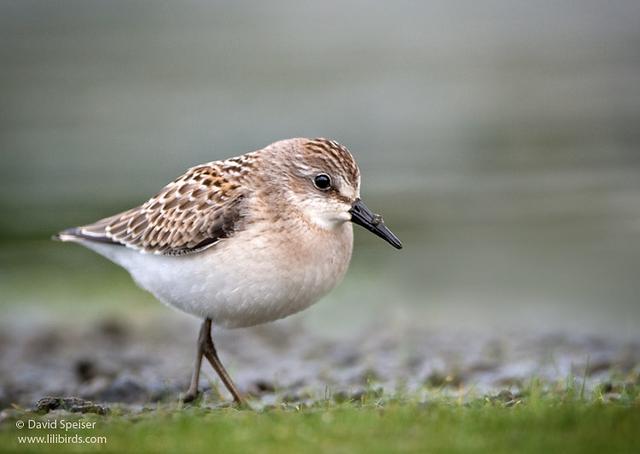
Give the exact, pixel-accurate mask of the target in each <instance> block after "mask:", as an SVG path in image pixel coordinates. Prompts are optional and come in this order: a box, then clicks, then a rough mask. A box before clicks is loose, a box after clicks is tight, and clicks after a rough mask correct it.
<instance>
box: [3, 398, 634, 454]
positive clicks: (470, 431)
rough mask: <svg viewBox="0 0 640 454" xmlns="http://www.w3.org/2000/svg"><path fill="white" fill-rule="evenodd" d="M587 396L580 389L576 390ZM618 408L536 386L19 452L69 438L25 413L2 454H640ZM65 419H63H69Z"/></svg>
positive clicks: (180, 422)
mask: <svg viewBox="0 0 640 454" xmlns="http://www.w3.org/2000/svg"><path fill="white" fill-rule="evenodd" d="M578 391H579V390H578ZM617 399H618V400H616V401H615V402H609V401H608V400H607V399H603V396H602V395H600V393H599V392H596V393H595V395H594V397H590V398H589V399H584V398H581V397H580V396H579V392H578V393H576V392H574V391H573V390H571V389H569V390H567V391H566V392H564V393H563V394H561V395H559V394H554V395H550V394H543V393H541V392H539V390H537V389H536V387H532V388H531V389H530V390H529V391H528V392H527V393H526V394H525V395H524V396H523V397H521V398H515V399H511V398H508V399H503V398H495V399H488V398H478V399H474V400H471V401H468V402H465V403H463V402H461V401H458V400H456V399H449V398H445V397H442V398H435V399H434V400H427V402H426V403H425V402H419V401H417V400H415V401H414V400H410V399H409V400H407V399H391V400H384V399H380V397H379V395H373V394H372V395H371V396H365V398H363V399H362V400H361V401H357V402H343V403H335V402H334V401H320V402H317V403H316V404H314V405H312V406H309V407H302V408H300V407H298V406H295V405H291V404H289V405H282V406H276V407H273V408H270V409H268V410H262V411H252V410H237V409H234V408H224V409H215V410H211V409H204V408H193V407H192V408H181V407H180V406H177V405H169V406H164V407H161V408H159V409H156V410H153V411H149V412H144V413H141V414H139V415H135V416H131V415H126V414H118V412H117V411H114V412H112V413H111V414H110V415H109V416H106V417H96V416H91V417H85V419H86V420H92V421H96V427H95V429H94V430H85V431H70V432H68V434H69V435H71V434H75V433H78V434H80V435H83V436H106V437H107V442H106V444H104V445H95V444H94V445H72V444H65V445H18V444H17V437H18V436H21V435H38V434H46V433H53V432H58V433H64V432H61V431H59V430H58V431H52V430H42V431H37V430H26V429H23V430H18V429H16V428H15V423H16V420H17V419H21V420H27V419H30V418H37V417H38V416H37V415H33V414H28V413H23V414H18V415H16V416H14V417H12V418H9V419H8V420H5V421H4V422H3V423H2V424H1V425H0V451H4V452H18V451H19V452H43V451H44V452H63V451H64V452H69V451H71V452H86V451H91V452H93V451H100V452H180V451H184V452H212V453H287V452H294V453H299V452H302V453H305V454H306V453H314V452H328V453H352V452H366V453H388V452H447V453H456V452H483V453H484V452H490V453H501V452H504V453H514V452H518V453H520V452H525V453H527V452H531V453H550V452H562V453H572V452H576V453H604V452H606V453H612V452H640V399H639V398H638V394H637V392H636V391H625V392H623V393H622V394H621V395H618V396H617ZM61 417H62V416H60V417H58V419H59V418H61Z"/></svg>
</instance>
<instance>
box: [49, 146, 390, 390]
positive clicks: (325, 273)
mask: <svg viewBox="0 0 640 454" xmlns="http://www.w3.org/2000/svg"><path fill="white" fill-rule="evenodd" d="M349 221H353V222H355V223H358V224H360V225H362V226H364V227H365V228H367V229H368V230H370V231H371V232H373V233H375V234H376V235H378V236H381V237H382V238H384V239H386V240H387V241H388V242H390V243H391V244H392V245H394V246H395V247H397V248H400V247H401V245H400V241H399V240H398V239H397V237H395V235H393V233H391V232H390V231H389V230H388V229H387V228H386V227H385V225H384V223H383V222H382V218H381V217H380V216H378V215H374V214H373V213H372V212H371V211H369V210H368V208H367V207H366V206H365V205H364V204H363V203H362V202H361V201H360V171H359V169H358V166H357V165H356V162H355V160H354V159H353V157H352V156H351V153H349V151H348V150H347V149H346V148H345V147H343V146H342V145H340V144H338V143H337V142H335V141H333V140H328V139H303V138H298V139H289V140H283V141H280V142H275V143H273V144H271V145H269V146H267V147H265V148H263V149H261V150H258V151H254V152H251V153H247V154H245V155H242V156H239V157H236V158H232V159H227V160H224V161H215V162H210V163H208V164H203V165H199V166H196V167H192V168H191V169H189V170H188V171H187V172H186V173H185V174H184V175H182V176H180V177H179V178H177V179H176V180H174V181H173V182H171V183H169V184H168V185H166V186H165V187H164V188H163V189H162V190H161V191H160V192H159V193H158V194H157V195H156V196H154V197H152V198H151V199H149V200H148V201H146V202H145V203H143V204H142V205H140V206H138V207H135V208H132V209H130V210H127V211H124V212H122V213H119V214H116V215H113V216H110V217H107V218H104V219H102V220H100V221H97V222H95V223H93V224H88V225H85V226H81V227H75V228H71V229H67V230H64V231H63V232H61V233H60V234H59V235H58V238H59V239H60V240H62V241H71V242H76V243H79V244H82V245H83V246H86V247H88V248H90V249H92V250H94V251H96V252H98V253H99V254H101V255H103V256H105V257H107V258H108V259H110V260H112V261H114V262H115V263H117V264H119V265H121V266H122V267H124V268H125V269H127V270H128V271H129V273H130V274H131V276H132V277H133V279H134V280H135V281H136V282H137V283H138V285H140V286H141V287H142V288H144V289H146V290H148V291H149V292H151V293H152V294H153V295H155V296H156V297H157V298H158V299H159V300H160V301H162V302H164V303H166V304H167V305H170V306H172V307H175V308H177V309H180V310H182V311H184V312H187V313H190V314H193V315H196V316H198V317H201V318H203V319H205V324H204V325H203V329H205V328H206V327H207V326H209V328H210V323H211V321H212V322H213V323H214V324H215V325H222V326H226V327H243V326H251V325H256V324H259V323H264V322H268V321H272V320H276V319H279V318H282V317H286V316H288V315H291V314H293V313H296V312H298V311H300V310H302V309H304V308H306V307H308V306H309V305H311V304H313V303H314V302H316V301H317V300H318V299H320V298H321V297H322V296H323V295H325V294H326V293H327V292H329V291H330V290H331V289H332V288H333V287H334V286H335V285H336V284H337V283H338V282H339V281H340V280H341V279H342V277H343V276H344V274H345V272H346V270H347V267H348V265H349V261H350V259H351V252H352V247H353V229H352V223H351V222H349ZM207 323H209V325H207ZM202 339H203V340H202ZM202 339H201V346H200V347H201V348H200V353H199V355H200V356H199V358H201V357H202V355H203V354H204V355H206V354H207V353H206V352H207V349H208V348H209V349H210V350H211V348H210V347H208V344H207V339H206V338H205V337H202ZM209 342H210V341H209ZM203 349H204V350H203ZM210 353H211V352H210ZM213 354H215V351H213ZM210 361H213V363H212V364H214V363H215V361H216V358H214V357H213V356H212V357H211V358H210ZM214 367H216V370H218V367H220V368H222V366H221V364H220V365H219V366H215V365H214ZM197 371H199V363H197V365H196V373H195V374H194V380H195V382H192V386H191V388H190V389H191V390H193V389H194V388H195V389H196V390H197V379H198V375H197ZM222 371H224V370H223V368H222ZM218 372H219V373H220V374H221V376H224V374H226V372H224V373H222V372H220V370H218ZM223 379H224V377H223ZM227 379H228V381H229V382H230V379H229V378H228V376H227ZM225 383H227V381H225ZM227 386H228V387H229V389H230V390H231V391H232V393H234V396H235V397H236V399H237V400H238V399H239V397H238V394H237V392H236V391H235V388H233V386H232V385H229V384H227Z"/></svg>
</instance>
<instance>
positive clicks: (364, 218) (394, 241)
mask: <svg viewBox="0 0 640 454" xmlns="http://www.w3.org/2000/svg"><path fill="white" fill-rule="evenodd" d="M349 213H351V222H353V223H355V224H358V225H361V226H362V227H364V228H365V229H367V230H368V231H370V232H372V233H374V234H376V235H378V236H379V237H380V238H382V239H383V240H386V241H387V242H388V243H389V244H390V245H391V246H393V247H394V248H396V249H402V243H401V242H400V239H398V237H397V236H395V235H394V234H393V232H392V231H391V230H389V229H388V228H387V226H386V225H384V221H383V220H382V216H380V215H379V214H375V213H373V212H372V211H371V210H370V209H369V208H368V207H367V206H366V205H365V204H364V202H363V201H362V200H360V199H356V201H355V202H353V205H351V209H350V210H349Z"/></svg>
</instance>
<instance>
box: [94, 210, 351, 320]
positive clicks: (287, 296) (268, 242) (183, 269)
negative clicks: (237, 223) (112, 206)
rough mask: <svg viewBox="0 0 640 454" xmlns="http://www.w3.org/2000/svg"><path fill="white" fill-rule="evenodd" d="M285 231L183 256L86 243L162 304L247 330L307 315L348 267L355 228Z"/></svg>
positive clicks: (266, 230) (264, 228)
mask: <svg viewBox="0 0 640 454" xmlns="http://www.w3.org/2000/svg"><path fill="white" fill-rule="evenodd" d="M280 227H281V226H278V225H253V226H252V227H251V228H248V229H246V230H244V231H241V232H238V233H237V234H235V235H234V236H233V237H232V238H229V239H225V240H222V241H220V243H218V244H216V245H215V246H214V247H212V248H210V249H208V250H206V251H203V252H201V253H198V254H194V255H188V256H179V257H171V256H159V255H153V254H145V253H141V252H138V251H136V250H133V249H129V248H125V247H122V246H112V245H106V244H100V243H89V242H83V244H84V245H85V246H87V247H89V248H91V249H93V250H95V251H96V252H98V253H100V254H102V255H104V256H106V257H107V258H109V259H111V260H113V261H114V262H116V263H118V264H119V265H121V266H123V267H124V268H126V269H127V270H128V271H129V272H130V273H131V275H132V277H133V278H134V279H135V281H136V282H137V283H138V285H140V286H141V287H142V288H144V289H146V290H148V291H149V292H151V293H152V294H153V295H155V296H156V297H157V298H158V299H159V300H160V301H162V302H164V303H166V304H168V305H171V306H173V307H176V308H178V309H180V310H182V311H185V312H188V313H190V314H193V315H196V316H199V317H203V318H204V317H208V318H211V319H212V320H213V322H214V324H217V325H222V326H226V327H230V328H231V327H244V326H252V325H257V324H260V323H264V322H268V321H273V320H277V319H280V318H283V317H286V316H288V315H291V314H294V313H296V312H299V311H301V310H302V309H305V308H307V307H308V306H310V305H311V304H313V303H315V302H316V301H317V300H318V299H320V298H321V297H322V296H324V295H325V294H326V293H327V292H329V291H330V290H331V289H332V288H333V287H335V285H337V284H338V283H339V281H340V280H341V279H342V277H343V276H344V274H345V272H346V270H347V267H348V265H349V261H350V259H351V252H352V248H353V228H352V225H351V223H350V222H346V223H344V224H341V225H339V226H337V227H336V228H334V229H332V230H330V231H325V230H318V229H308V228H298V229H296V230H294V231H292V232H288V233H287V234H283V232H282V230H279V229H280ZM299 227H300V226H299Z"/></svg>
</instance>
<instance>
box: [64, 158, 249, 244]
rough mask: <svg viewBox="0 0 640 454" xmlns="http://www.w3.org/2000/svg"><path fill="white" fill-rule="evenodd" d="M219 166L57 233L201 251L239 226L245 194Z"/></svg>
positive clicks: (192, 171) (193, 170) (192, 172)
mask: <svg viewBox="0 0 640 454" xmlns="http://www.w3.org/2000/svg"><path fill="white" fill-rule="evenodd" d="M224 170H225V169H224V168H223V167H219V166H216V165H215V163H214V164H208V165H202V166H197V167H193V168H191V169H189V170H188V171H187V172H186V173H185V174H184V175H182V176H181V177H180V178H178V179H176V180H175V181H173V182H171V183H169V184H168V185H167V186H165V187H164V188H163V189H162V191H160V193H159V194H158V195H156V196H155V197H153V198H152V199H150V200H149V201H147V202H146V203H144V204H142V205H140V206H138V207H136V208H132V209H131V210H128V211H125V212H123V213H120V214H116V215H115V216H111V217H108V218H105V219H102V220H100V221H98V222H96V223H94V224H90V225H86V226H82V227H76V228H73V229H69V230H65V231H64V232H61V233H60V235H59V237H60V238H62V239H65V236H67V237H71V238H77V239H83V240H89V241H96V242H102V243H112V244H120V245H124V246H127V247H130V248H133V249H138V250H140V251H146V252H151V253H155V254H161V255H186V254H193V253H196V252H200V251H202V250H204V249H206V248H208V247H211V246H213V245H214V244H216V243H217V242H218V241H220V240H221V239H223V238H229V237H230V236H232V235H233V233H234V232H237V231H239V230H240V229H242V225H243V217H244V216H243V214H244V210H243V205H244V202H245V196H244V193H243V192H242V189H241V186H240V185H239V184H237V183H233V182H232V181H233V179H231V178H230V179H227V178H226V177H225V173H226V172H225V171H224Z"/></svg>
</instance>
